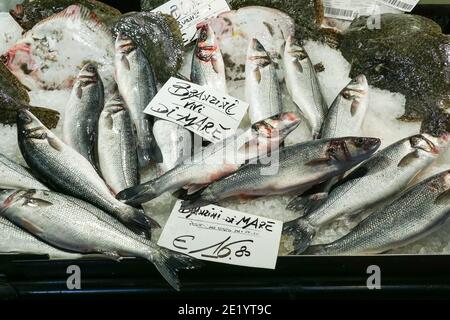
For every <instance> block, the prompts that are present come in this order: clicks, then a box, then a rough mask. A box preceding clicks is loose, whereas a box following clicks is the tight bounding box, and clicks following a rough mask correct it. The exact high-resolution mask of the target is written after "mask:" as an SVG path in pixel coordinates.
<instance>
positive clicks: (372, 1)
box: [324, 0, 401, 21]
mask: <svg viewBox="0 0 450 320" xmlns="http://www.w3.org/2000/svg"><path fill="white" fill-rule="evenodd" d="M386 1H389V0H386ZM324 10H325V17H328V18H335V19H341V20H348V21H353V20H354V19H355V18H357V17H359V16H371V15H376V14H383V13H401V11H399V10H398V9H396V8H395V7H393V6H386V5H384V4H383V3H381V2H378V0H366V1H361V0H324Z"/></svg>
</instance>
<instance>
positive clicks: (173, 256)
mask: <svg viewBox="0 0 450 320" xmlns="http://www.w3.org/2000/svg"><path fill="white" fill-rule="evenodd" d="M147 259H148V260H149V261H151V262H152V263H153V264H154V265H155V267H156V269H158V271H159V272H160V273H161V275H162V276H163V277H164V279H166V281H167V282H168V283H169V284H170V285H171V286H172V287H173V288H174V289H175V290H177V291H179V290H180V280H179V278H178V272H179V271H180V270H193V269H197V268H199V267H201V266H202V264H201V263H200V262H199V261H197V260H195V259H194V258H192V257H190V256H187V255H184V254H181V253H176V252H172V251H169V250H166V249H160V250H159V253H158V254H157V255H154V251H151V252H149V253H148V256H147Z"/></svg>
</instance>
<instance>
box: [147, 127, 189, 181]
mask: <svg viewBox="0 0 450 320" xmlns="http://www.w3.org/2000/svg"><path fill="white" fill-rule="evenodd" d="M153 136H154V137H155V141H156V143H157V144H158V146H159V149H160V150H161V154H162V158H163V162H162V163H157V164H156V167H157V171H158V175H163V174H164V173H166V172H167V171H170V170H172V169H173V168H175V167H176V166H177V165H179V164H180V163H181V162H182V161H183V160H184V159H186V158H188V157H190V156H191V150H192V143H193V142H192V134H191V133H190V131H189V130H186V129H185V128H184V127H182V126H180V125H178V124H176V123H173V122H170V121H167V120H162V119H157V120H155V123H154V124H153Z"/></svg>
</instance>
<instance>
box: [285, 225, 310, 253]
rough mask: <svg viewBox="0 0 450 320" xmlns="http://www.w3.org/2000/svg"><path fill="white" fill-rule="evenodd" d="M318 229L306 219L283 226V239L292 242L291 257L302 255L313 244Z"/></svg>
mask: <svg viewBox="0 0 450 320" xmlns="http://www.w3.org/2000/svg"><path fill="white" fill-rule="evenodd" d="M315 235H316V229H315V228H314V227H313V226H312V225H311V224H310V223H309V222H307V221H306V220H304V219H296V220H294V221H291V222H287V223H285V224H284V225H283V238H284V239H286V240H287V241H289V242H292V246H293V248H294V249H293V250H292V251H291V252H290V254H291V255H299V254H302V253H303V252H304V251H305V250H306V249H307V248H308V247H309V246H310V244H311V242H312V240H313V238H314V236H315Z"/></svg>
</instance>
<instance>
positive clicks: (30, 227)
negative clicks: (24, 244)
mask: <svg viewBox="0 0 450 320" xmlns="http://www.w3.org/2000/svg"><path fill="white" fill-rule="evenodd" d="M20 226H21V227H22V228H23V229H26V230H27V231H28V232H30V233H31V234H33V235H35V236H39V235H40V234H42V233H43V232H44V230H42V229H41V228H40V227H38V226H37V225H35V224H34V223H33V222H31V221H30V220H28V219H26V218H20Z"/></svg>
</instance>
